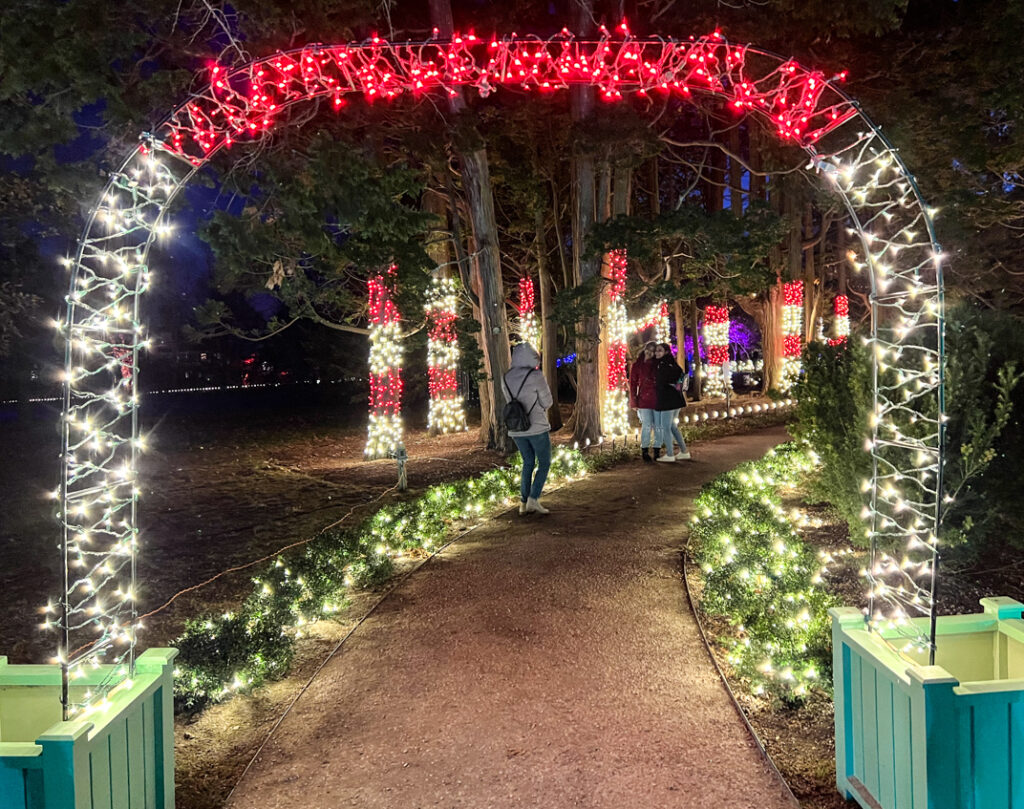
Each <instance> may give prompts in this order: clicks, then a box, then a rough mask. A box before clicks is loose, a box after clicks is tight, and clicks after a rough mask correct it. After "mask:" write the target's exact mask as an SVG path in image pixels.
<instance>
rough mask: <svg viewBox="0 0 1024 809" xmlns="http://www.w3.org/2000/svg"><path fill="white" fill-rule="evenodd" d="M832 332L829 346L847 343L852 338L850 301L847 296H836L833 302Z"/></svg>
mask: <svg viewBox="0 0 1024 809" xmlns="http://www.w3.org/2000/svg"><path fill="white" fill-rule="evenodd" d="M832 315H833V318H832V331H833V336H832V337H830V338H829V341H828V343H829V345H833V346H834V345H839V344H840V343H845V342H846V341H847V339H848V338H849V336H850V299H849V298H848V297H846V295H836V296H835V298H834V299H833V300H832Z"/></svg>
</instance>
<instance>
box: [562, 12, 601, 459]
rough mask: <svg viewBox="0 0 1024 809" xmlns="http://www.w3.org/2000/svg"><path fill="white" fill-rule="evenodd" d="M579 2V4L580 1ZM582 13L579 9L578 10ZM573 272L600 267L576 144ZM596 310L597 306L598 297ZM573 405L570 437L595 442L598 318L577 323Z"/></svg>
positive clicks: (587, 273) (579, 94)
mask: <svg viewBox="0 0 1024 809" xmlns="http://www.w3.org/2000/svg"><path fill="white" fill-rule="evenodd" d="M581 5H582V4H581ZM581 13H582V12H581ZM569 92H570V101H571V105H570V106H571V110H572V119H573V121H574V123H576V125H577V127H579V126H580V124H581V123H582V122H584V121H586V120H588V119H589V118H590V117H591V115H592V114H593V109H594V90H593V88H591V87H586V86H579V85H578V86H575V87H573V88H572V89H571V90H570V91H569ZM572 172H573V192H574V193H573V217H572V219H573V222H572V224H573V228H572V232H573V250H572V253H573V275H574V277H575V281H576V284H577V285H580V284H585V283H587V282H588V281H589V282H593V280H594V279H595V278H596V277H597V275H598V273H599V272H600V270H601V260H600V258H597V257H594V256H589V257H585V256H584V253H585V249H586V245H585V243H584V242H585V239H586V236H587V234H588V232H589V231H590V229H591V227H592V226H593V224H594V218H595V206H596V204H597V198H596V197H597V188H596V165H595V160H594V155H593V154H592V153H590V152H589V151H587V150H584V149H582V148H579V147H577V151H576V154H575V155H574V158H573V165H572ZM594 305H595V309H596V308H599V301H598V299H597V297H596V296H595V298H594ZM577 332H578V337H577V340H576V407H575V409H574V411H573V437H574V439H575V440H577V441H579V442H580V444H585V443H586V442H587V441H588V440H589V441H591V442H596V441H597V439H598V437H599V436H600V434H601V406H600V394H599V382H598V377H599V369H598V362H597V352H598V347H599V344H600V339H601V323H600V318H599V317H598V315H597V314H596V313H595V314H593V315H588V316H585V317H584V318H583V319H582V320H581V322H580V323H579V324H578V326H577Z"/></svg>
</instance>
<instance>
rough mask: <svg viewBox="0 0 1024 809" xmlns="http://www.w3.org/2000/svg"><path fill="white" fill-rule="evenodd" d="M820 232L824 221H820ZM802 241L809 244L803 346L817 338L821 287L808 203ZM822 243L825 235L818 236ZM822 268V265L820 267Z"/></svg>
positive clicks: (805, 266) (805, 263) (805, 210)
mask: <svg viewBox="0 0 1024 809" xmlns="http://www.w3.org/2000/svg"><path fill="white" fill-rule="evenodd" d="M821 227H822V230H824V229H825V227H826V223H825V219H824V218H822V220H821ZM803 230H804V240H805V242H806V243H808V244H809V246H808V247H806V248H804V344H805V345H806V344H807V343H809V342H811V341H812V340H816V339H817V337H818V328H817V326H818V317H819V316H820V314H821V287H820V285H819V284H818V275H817V271H816V269H815V262H814V206H813V205H812V204H811V203H810V202H808V203H807V204H806V205H805V206H804V228H803ZM820 235H821V237H822V242H824V241H825V239H824V237H825V234H824V233H821V234H820ZM822 266H824V265H822Z"/></svg>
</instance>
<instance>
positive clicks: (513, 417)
mask: <svg viewBox="0 0 1024 809" xmlns="http://www.w3.org/2000/svg"><path fill="white" fill-rule="evenodd" d="M535 370H536V369H535V368H531V369H530V370H529V371H527V372H526V376H524V377H523V381H522V382H520V383H519V390H517V391H516V395H515V396H513V397H512V401H510V402H509V403H508V404H507V405H505V409H504V410H502V411H501V420H502V421H504V422H505V429H507V430H508V431H509V432H510V433H525V432H526V431H527V430H529V429H530V411H529V410H527V409H526V408H525V407H523V403H522V402H520V401H519V399H518V398H517V397H518V396H519V394H520V393H522V392H523V385H525V384H526V380H527V379H529V377H530V374H532V373H533V372H534V371H535ZM505 387H506V388H508V392H509V393H512V386H511V385H509V384H508V376H507V375H506V377H505Z"/></svg>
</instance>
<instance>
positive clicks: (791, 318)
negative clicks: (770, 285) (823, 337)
mask: <svg viewBox="0 0 1024 809" xmlns="http://www.w3.org/2000/svg"><path fill="white" fill-rule="evenodd" d="M803 330H804V282H803V281H786V282H785V283H784V284H783V285H782V372H781V374H780V379H779V389H780V390H781V391H782V392H783V393H785V392H786V391H788V390H789V389H790V388H792V387H793V383H794V382H796V380H797V377H798V376H800V353H801V352H802V351H803V340H802V339H801V336H802V335H803Z"/></svg>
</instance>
